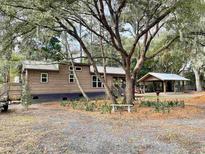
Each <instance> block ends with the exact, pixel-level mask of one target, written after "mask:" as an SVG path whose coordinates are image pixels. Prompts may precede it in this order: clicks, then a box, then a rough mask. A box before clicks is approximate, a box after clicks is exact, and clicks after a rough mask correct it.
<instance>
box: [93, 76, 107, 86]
mask: <svg viewBox="0 0 205 154" xmlns="http://www.w3.org/2000/svg"><path fill="white" fill-rule="evenodd" d="M94 76H95V77H96V81H93V77H94ZM91 80H92V82H91V84H92V87H93V88H104V85H103V83H102V81H100V79H99V78H98V76H97V75H92V79H91ZM94 82H95V83H96V87H94V86H93V83H94ZM99 82H101V87H99V86H98V83H99Z"/></svg>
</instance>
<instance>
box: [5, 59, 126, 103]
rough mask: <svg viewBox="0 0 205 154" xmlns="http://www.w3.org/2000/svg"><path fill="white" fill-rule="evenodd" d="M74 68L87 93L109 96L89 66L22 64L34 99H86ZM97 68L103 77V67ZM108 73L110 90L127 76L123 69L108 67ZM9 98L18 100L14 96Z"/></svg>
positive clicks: (25, 62) (22, 80)
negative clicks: (115, 80)
mask: <svg viewBox="0 0 205 154" xmlns="http://www.w3.org/2000/svg"><path fill="white" fill-rule="evenodd" d="M74 69H75V70H76V73H77V76H78V79H79V81H80V84H81V86H82V88H83V90H84V91H85V93H86V94H87V95H88V96H89V97H96V96H103V95H104V94H105V89H104V86H103V84H102V82H101V81H100V80H99V79H98V77H97V76H96V75H95V73H94V69H93V67H92V66H91V65H89V64H81V63H76V64H75V68H73V67H72V66H71V65H68V64H58V63H53V62H41V61H24V62H23V63H22V73H21V82H24V83H25V82H26V83H27V85H28V87H29V90H30V93H31V95H32V97H33V99H36V100H62V99H64V100H65V99H74V98H78V97H81V96H82V94H81V92H80V90H79V88H78V86H77V84H76V81H75V77H74V73H73V70H74ZM97 69H98V72H99V73H100V74H102V75H103V72H104V71H103V67H102V66H98V67H97ZM106 74H107V82H108V85H109V86H110V87H112V85H113V80H114V79H115V78H124V77H125V72H124V70H123V69H122V68H120V67H106ZM7 86H8V84H7ZM20 87H21V86H20V84H19V88H18V97H20V96H19V93H20V90H21V88H20ZM10 89H11V88H10ZM7 93H8V92H7ZM9 98H10V99H14V97H13V96H12V95H10V96H9ZM15 99H16V98H15Z"/></svg>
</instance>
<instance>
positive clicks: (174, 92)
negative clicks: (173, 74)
mask: <svg viewBox="0 0 205 154" xmlns="http://www.w3.org/2000/svg"><path fill="white" fill-rule="evenodd" d="M174 93H176V81H174Z"/></svg>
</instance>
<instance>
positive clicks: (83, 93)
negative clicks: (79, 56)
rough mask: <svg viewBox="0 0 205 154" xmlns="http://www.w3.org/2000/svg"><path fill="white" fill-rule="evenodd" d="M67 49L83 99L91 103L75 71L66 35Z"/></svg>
mask: <svg viewBox="0 0 205 154" xmlns="http://www.w3.org/2000/svg"><path fill="white" fill-rule="evenodd" d="M64 39H65V49H66V52H67V53H68V58H70V61H71V65H72V67H73V74H74V77H75V81H76V84H77V86H78V88H79V90H80V92H81V93H82V95H83V97H84V98H85V99H86V100H87V101H89V97H88V96H87V95H86V93H85V92H84V90H83V87H82V86H81V84H80V81H79V79H78V76H77V73H76V70H75V64H74V61H73V56H72V54H71V52H70V50H69V44H68V40H67V35H66V34H65V38H64Z"/></svg>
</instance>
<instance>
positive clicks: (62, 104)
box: [60, 101, 69, 107]
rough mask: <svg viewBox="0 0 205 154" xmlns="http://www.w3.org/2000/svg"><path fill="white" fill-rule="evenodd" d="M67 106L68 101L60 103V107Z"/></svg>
mask: <svg viewBox="0 0 205 154" xmlns="http://www.w3.org/2000/svg"><path fill="white" fill-rule="evenodd" d="M68 104H69V102H68V101H61V102H60V105H61V106H63V107H65V106H67V105H68Z"/></svg>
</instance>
